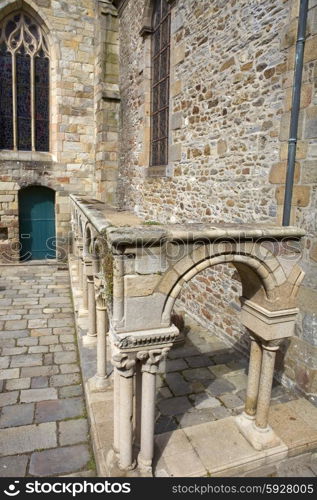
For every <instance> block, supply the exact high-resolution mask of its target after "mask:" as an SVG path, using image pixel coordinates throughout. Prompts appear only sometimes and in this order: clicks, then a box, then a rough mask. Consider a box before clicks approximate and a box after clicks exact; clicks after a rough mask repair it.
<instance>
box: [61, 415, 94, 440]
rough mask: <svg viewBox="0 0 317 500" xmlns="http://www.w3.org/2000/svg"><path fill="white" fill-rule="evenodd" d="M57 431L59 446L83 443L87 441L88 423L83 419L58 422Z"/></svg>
mask: <svg viewBox="0 0 317 500" xmlns="http://www.w3.org/2000/svg"><path fill="white" fill-rule="evenodd" d="M58 429H59V442H60V445H61V446H66V445H70V444H78V443H84V442H87V440H88V422H87V420H86V419H85V418H79V419H77V420H67V421H66V422H60V423H59V426H58Z"/></svg>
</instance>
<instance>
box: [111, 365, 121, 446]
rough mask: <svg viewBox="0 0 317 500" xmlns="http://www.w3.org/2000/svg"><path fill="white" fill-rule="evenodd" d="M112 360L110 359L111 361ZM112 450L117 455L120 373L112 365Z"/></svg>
mask: <svg viewBox="0 0 317 500" xmlns="http://www.w3.org/2000/svg"><path fill="white" fill-rule="evenodd" d="M113 362H114V361H113V360H112V363H113ZM113 400H114V401H113V450H114V452H115V453H116V455H119V449H120V425H119V417H120V374H119V370H118V369H117V368H116V367H114V370H113Z"/></svg>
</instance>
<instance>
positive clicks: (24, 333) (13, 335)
mask: <svg viewBox="0 0 317 500" xmlns="http://www.w3.org/2000/svg"><path fill="white" fill-rule="evenodd" d="M28 336H29V331H28V330H12V331H8V330H2V332H1V338H2V339H22V338H24V337H28ZM26 340H29V339H26ZM17 345H18V346H19V345H27V344H22V343H21V342H20V341H19V340H18V342H17Z"/></svg>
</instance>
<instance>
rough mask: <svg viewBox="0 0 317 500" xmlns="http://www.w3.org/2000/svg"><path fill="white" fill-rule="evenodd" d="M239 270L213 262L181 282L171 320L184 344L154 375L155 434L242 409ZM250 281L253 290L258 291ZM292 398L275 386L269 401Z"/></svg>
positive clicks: (244, 368) (244, 342)
mask: <svg viewBox="0 0 317 500" xmlns="http://www.w3.org/2000/svg"><path fill="white" fill-rule="evenodd" d="M236 266H238V267H239V272H238V271H237V267H236ZM241 266H242V264H241V263H238V264H236V265H233V264H232V263H221V264H216V265H214V266H212V267H208V268H207V269H205V270H203V271H201V272H199V273H198V274H196V275H195V276H194V277H193V278H191V279H190V281H188V282H187V283H184V284H183V286H182V289H181V292H180V293H179V295H178V297H177V299H176V301H175V303H174V305H173V309H172V319H173V321H174V323H175V324H176V326H177V327H178V328H179V329H180V330H181V332H182V333H183V335H184V341H183V342H182V343H180V344H179V345H176V346H174V347H173V348H172V349H171V351H170V352H169V354H168V357H167V360H166V362H165V366H164V367H162V372H161V373H160V374H159V375H158V391H157V392H158V398H157V413H156V428H155V433H156V435H158V434H161V433H164V432H168V431H174V430H177V429H184V428H188V427H193V426H196V425H200V424H207V423H210V422H213V421H216V420H221V419H224V418H226V417H230V416H235V415H238V414H240V413H241V412H242V411H243V409H244V405H245V397H246V388H247V380H248V361H249V340H250V338H249V333H248V331H247V329H246V328H245V327H244V326H243V325H242V323H241V320H240V317H239V314H240V308H241V304H240V297H242V296H243V295H245V294H246V293H248V292H250V290H249V289H248V288H247V289H246V287H245V285H244V283H243V287H242V283H241V280H243V281H245V279H244V274H245V273H244V272H243V271H244V270H242V268H241ZM240 268H241V270H242V272H241V274H240ZM248 272H249V273H251V270H250V269H248ZM241 275H242V276H241ZM250 275H251V276H253V275H252V274H250ZM255 280H256V278H255V277H254V282H253V285H254V287H253V290H252V292H254V291H255V290H257V287H258V285H257V284H256V283H255ZM292 397H293V396H292V395H291V394H290V393H289V392H288V391H286V390H285V389H284V388H283V387H281V386H280V385H279V384H278V383H277V382H275V383H274V386H273V391H272V398H273V400H274V401H277V402H279V398H282V400H283V398H290V399H291V398H292ZM158 458H159V456H158Z"/></svg>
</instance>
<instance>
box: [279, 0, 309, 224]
mask: <svg viewBox="0 0 317 500" xmlns="http://www.w3.org/2000/svg"><path fill="white" fill-rule="evenodd" d="M307 13H308V0H301V2H300V8H299V18H298V28H297V40H296V55H295V68H294V83H293V96H292V110H291V123H290V131H289V140H288V156H287V171H286V181H285V197H284V210H283V223H282V224H283V226H289V225H290V216H291V206H292V196H293V184H294V171H295V159H296V145H297V129H298V116H299V108H300V98H301V86H302V73H303V58H304V46H305V36H306V23H307Z"/></svg>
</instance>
